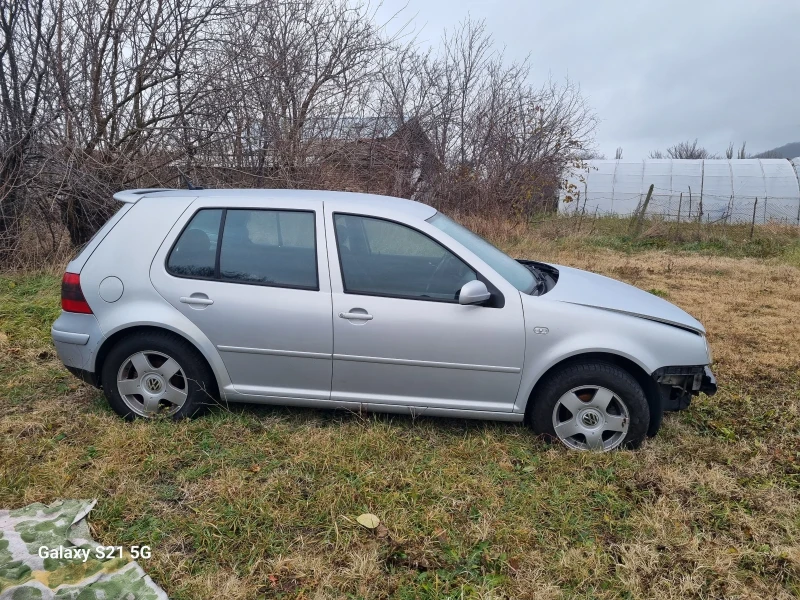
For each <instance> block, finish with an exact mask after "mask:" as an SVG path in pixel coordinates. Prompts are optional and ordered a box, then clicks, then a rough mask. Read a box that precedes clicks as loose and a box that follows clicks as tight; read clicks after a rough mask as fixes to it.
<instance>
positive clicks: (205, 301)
mask: <svg viewBox="0 0 800 600" xmlns="http://www.w3.org/2000/svg"><path fill="white" fill-rule="evenodd" d="M181 302H183V303H184V304H202V305H203V306H210V305H212V304H214V301H213V300H212V299H211V298H200V297H197V296H181Z"/></svg>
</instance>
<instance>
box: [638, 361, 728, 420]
mask: <svg viewBox="0 0 800 600" xmlns="http://www.w3.org/2000/svg"><path fill="white" fill-rule="evenodd" d="M653 379H655V381H656V383H658V384H659V387H660V390H661V397H662V400H663V406H664V410H667V411H674V410H683V409H684V408H688V406H689V403H690V402H691V400H692V396H696V395H698V394H699V393H700V392H703V393H704V394H705V395H706V396H713V395H714V394H716V393H717V378H716V377H714V373H712V372H711V368H710V367H709V366H708V365H698V366H689V367H686V366H681V367H661V368H660V369H656V370H655V371H654V372H653Z"/></svg>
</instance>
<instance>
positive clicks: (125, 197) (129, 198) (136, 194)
mask: <svg viewBox="0 0 800 600" xmlns="http://www.w3.org/2000/svg"><path fill="white" fill-rule="evenodd" d="M172 191H174V190H173V189H172V188H141V189H138V190H123V191H121V192H117V193H116V194H114V200H117V201H119V202H125V203H127V204H134V203H136V201H137V200H139V198H141V197H142V196H146V195H147V194H152V193H153V192H172Z"/></svg>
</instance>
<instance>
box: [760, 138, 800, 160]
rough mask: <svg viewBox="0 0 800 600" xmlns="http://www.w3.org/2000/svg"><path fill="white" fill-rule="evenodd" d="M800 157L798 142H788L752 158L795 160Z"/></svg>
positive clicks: (799, 143)
mask: <svg viewBox="0 0 800 600" xmlns="http://www.w3.org/2000/svg"><path fill="white" fill-rule="evenodd" d="M798 156H800V142H790V143H788V144H784V145H783V146H779V147H777V148H773V149H772V150H767V151H765V152H760V153H759V154H755V155H753V158H797V157H798Z"/></svg>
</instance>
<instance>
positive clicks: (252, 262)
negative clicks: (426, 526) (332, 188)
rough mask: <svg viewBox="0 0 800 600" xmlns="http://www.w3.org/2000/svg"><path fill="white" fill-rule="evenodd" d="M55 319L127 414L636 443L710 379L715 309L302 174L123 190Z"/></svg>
mask: <svg viewBox="0 0 800 600" xmlns="http://www.w3.org/2000/svg"><path fill="white" fill-rule="evenodd" d="M114 198H115V199H116V200H118V201H121V202H122V203H123V204H122V207H121V208H120V209H119V211H118V212H117V213H116V214H115V215H114V216H113V217H112V218H111V219H110V220H109V221H108V222H107V223H106V224H105V225H104V226H103V227H102V228H101V229H100V231H99V232H98V233H97V235H96V236H95V237H94V238H93V239H92V240H91V241H90V242H89V243H88V244H87V245H86V247H85V248H84V249H83V250H82V251H81V252H80V254H79V255H78V256H77V258H75V259H74V260H73V261H72V262H70V263H69V265H68V266H67V272H66V273H65V274H64V279H63V283H62V309H63V311H62V313H61V316H59V318H58V320H57V321H56V322H55V323H54V324H53V327H52V336H53V341H54V343H55V346H56V349H57V350H58V354H59V357H60V358H61V360H62V361H63V362H64V364H65V365H66V367H67V368H68V369H69V370H70V371H71V372H72V373H74V374H75V375H77V376H79V377H81V378H82V379H84V380H85V381H88V382H90V383H92V384H94V385H96V386H98V387H102V389H103V391H104V392H105V395H106V397H107V398H108V401H109V403H110V405H111V407H112V408H113V409H114V410H115V411H116V412H117V413H119V414H120V415H122V416H123V417H125V418H127V419H132V418H135V417H152V416H155V415H165V416H171V417H173V418H183V417H191V416H194V415H196V414H198V413H199V412H201V411H202V410H203V409H204V408H205V407H206V406H208V405H209V404H213V403H215V402H219V401H223V402H252V403H265V404H282V405H292V406H310V407H320V408H345V409H350V410H370V411H383V412H393V413H404V414H414V415H435V416H449V417H466V418H478V419H495V420H502V421H526V422H527V423H529V424H530V426H531V427H532V428H533V430H534V431H535V432H536V433H538V434H542V435H544V436H546V437H548V438H552V439H558V440H560V441H561V442H563V443H564V444H565V445H566V446H568V447H569V448H574V449H579V450H601V451H602V450H612V449H614V448H617V447H620V446H625V447H636V446H638V445H639V444H640V443H641V442H642V440H643V439H644V438H645V437H646V436H647V435H651V436H652V435H655V433H656V432H657V431H658V429H659V427H660V424H661V418H662V415H663V412H664V411H667V410H678V409H681V408H685V407H687V406H688V404H689V401H690V399H691V397H692V395H695V394H698V393H699V392H701V391H702V392H705V393H706V394H709V395H711V394H713V393H715V391H716V382H715V380H714V376H713V375H712V373H711V371H710V369H709V365H710V363H711V354H710V351H709V347H708V344H707V342H706V337H705V331H704V329H703V326H702V325H701V324H700V323H699V322H698V321H697V320H695V319H694V318H692V317H691V316H690V315H688V314H687V313H686V312H684V311H683V310H681V309H679V308H677V307H676V306H674V305H672V304H670V303H669V302H666V301H664V300H662V299H660V298H658V297H656V296H654V295H651V294H649V293H647V292H644V291H641V290H639V289H637V288H634V287H631V286H629V285H626V284H623V283H620V282H618V281H614V280H612V279H608V278H606V277H602V276H599V275H594V274H591V273H588V272H585V271H579V270H577V269H572V268H569V267H563V266H559V265H550V264H545V263H541V262H535V261H529V260H514V259H512V258H510V257H509V256H507V255H506V254H504V253H503V252H501V251H500V250H498V249H497V248H495V247H494V246H492V245H491V244H489V243H487V242H486V241H484V240H483V239H482V238H480V237H479V236H477V235H475V234H474V233H472V232H471V231H469V230H467V229H465V228H464V227H462V226H460V225H459V224H457V223H455V222H454V221H452V220H450V219H449V218H447V217H446V216H445V215H443V214H441V213H439V212H437V211H436V210H434V209H433V208H431V207H430V206H427V205H425V204H421V203H418V202H413V201H410V200H402V199H399V198H387V197H382V196H374V195H366V194H350V193H338V192H325V191H318V192H317V191H294V190H163V189H142V190H132V191H126V192H120V193H118V194H116V195H115V196H114Z"/></svg>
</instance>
